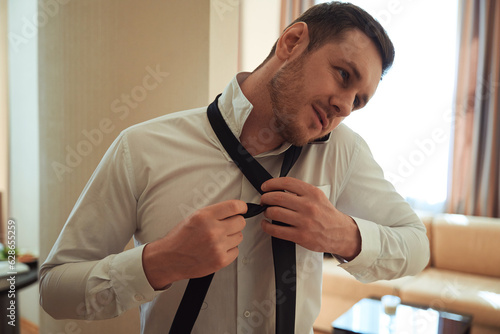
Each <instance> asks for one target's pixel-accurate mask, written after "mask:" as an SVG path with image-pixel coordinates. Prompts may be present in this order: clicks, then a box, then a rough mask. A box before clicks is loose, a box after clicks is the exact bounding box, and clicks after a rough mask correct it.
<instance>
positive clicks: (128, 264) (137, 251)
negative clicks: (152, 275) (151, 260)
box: [109, 245, 168, 309]
mask: <svg viewBox="0 0 500 334" xmlns="http://www.w3.org/2000/svg"><path fill="white" fill-rule="evenodd" d="M144 246H145V245H142V246H139V247H135V248H133V249H130V250H127V251H124V252H122V253H119V254H117V255H116V256H115V257H114V258H113V260H112V262H111V265H110V270H109V278H110V280H111V284H112V286H113V289H114V291H115V292H116V294H117V297H118V301H119V303H120V304H121V305H122V306H123V307H124V308H125V309H128V308H131V307H135V306H138V305H141V304H143V303H145V302H149V301H151V300H153V299H154V298H155V297H156V296H157V295H159V294H160V293H162V292H163V291H164V290H161V291H155V290H154V289H153V287H152V286H151V285H150V284H149V281H148V279H147V277H146V274H145V273H144V269H143V266H142V252H143V250H144ZM167 287H168V286H167ZM167 287H166V288H167Z"/></svg>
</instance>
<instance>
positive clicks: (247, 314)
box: [243, 311, 251, 318]
mask: <svg viewBox="0 0 500 334" xmlns="http://www.w3.org/2000/svg"><path fill="white" fill-rule="evenodd" d="M250 314H251V313H250V311H245V312H244V313H243V315H244V316H245V318H248V317H250Z"/></svg>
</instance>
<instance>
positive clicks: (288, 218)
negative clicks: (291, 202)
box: [264, 206, 301, 226]
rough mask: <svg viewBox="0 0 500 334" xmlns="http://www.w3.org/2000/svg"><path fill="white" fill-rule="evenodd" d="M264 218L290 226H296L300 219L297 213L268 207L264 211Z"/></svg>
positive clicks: (277, 207) (276, 207)
mask: <svg viewBox="0 0 500 334" xmlns="http://www.w3.org/2000/svg"><path fill="white" fill-rule="evenodd" d="M264 216H265V217H266V218H267V219H270V220H276V221H279V222H283V223H286V224H288V225H291V226H297V223H299V222H300V219H301V217H300V215H299V214H298V213H297V212H295V211H292V210H290V209H287V208H282V207H279V206H270V207H268V208H267V209H266V211H264Z"/></svg>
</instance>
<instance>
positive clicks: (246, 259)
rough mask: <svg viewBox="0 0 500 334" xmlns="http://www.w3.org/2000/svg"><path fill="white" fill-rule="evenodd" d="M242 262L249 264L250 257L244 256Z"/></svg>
mask: <svg viewBox="0 0 500 334" xmlns="http://www.w3.org/2000/svg"><path fill="white" fill-rule="evenodd" d="M242 262H243V264H248V263H249V262H250V260H249V259H248V257H244V258H243V260H242Z"/></svg>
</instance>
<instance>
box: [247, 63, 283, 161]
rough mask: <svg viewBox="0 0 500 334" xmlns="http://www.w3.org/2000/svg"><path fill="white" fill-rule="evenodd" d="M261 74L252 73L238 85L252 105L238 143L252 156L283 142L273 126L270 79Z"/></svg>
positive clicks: (260, 72) (258, 72) (257, 72)
mask: <svg viewBox="0 0 500 334" xmlns="http://www.w3.org/2000/svg"><path fill="white" fill-rule="evenodd" d="M262 72H263V71H259V70H257V71H255V72H253V73H252V74H250V75H249V76H248V77H247V78H246V79H245V80H244V81H243V82H242V83H241V84H240V87H241V91H242V92H243V94H244V95H245V97H246V98H247V99H248V101H250V103H251V104H252V105H253V109H252V112H251V113H250V115H248V118H247V119H246V121H245V124H244V125H243V129H242V131H241V135H240V141H241V143H242V144H243V146H244V147H245V149H246V150H247V151H248V152H249V153H250V154H252V155H253V156H255V155H257V154H260V153H263V152H267V151H271V150H273V149H275V148H277V147H279V146H280V145H281V144H283V142H284V140H283V138H282V137H281V136H280V135H279V134H278V133H277V132H276V127H275V126H273V125H274V123H273V122H274V115H273V111H272V107H271V98H270V96H269V91H268V88H267V84H268V82H269V80H270V78H267V77H266V76H264V75H263V74H262Z"/></svg>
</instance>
